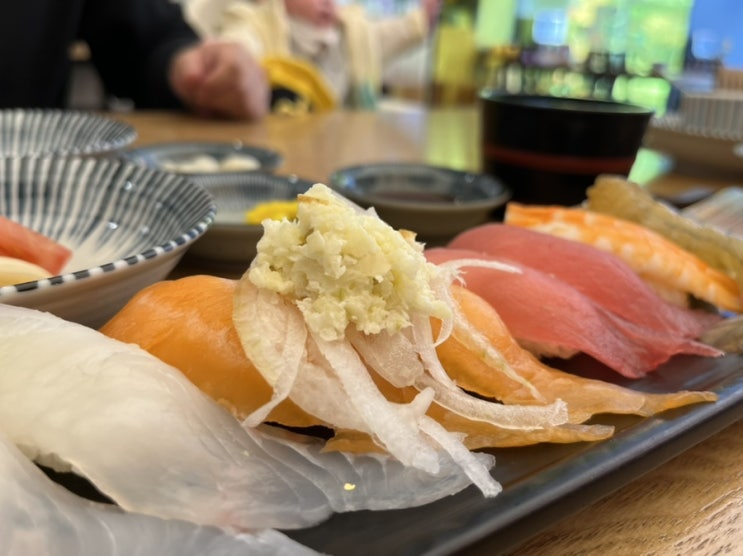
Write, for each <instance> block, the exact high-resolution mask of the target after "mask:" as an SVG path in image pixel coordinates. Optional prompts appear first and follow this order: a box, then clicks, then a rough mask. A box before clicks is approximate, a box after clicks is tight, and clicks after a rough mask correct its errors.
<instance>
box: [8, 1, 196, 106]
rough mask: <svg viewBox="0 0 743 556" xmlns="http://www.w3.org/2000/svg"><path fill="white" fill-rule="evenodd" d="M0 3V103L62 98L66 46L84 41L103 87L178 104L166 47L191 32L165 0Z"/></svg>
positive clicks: (146, 102) (142, 102)
mask: <svg viewBox="0 0 743 556" xmlns="http://www.w3.org/2000/svg"><path fill="white" fill-rule="evenodd" d="M2 4H3V6H2V10H0V107H6V108H7V107H60V106H63V105H64V102H65V98H66V94H67V86H68V80H69V76H70V70H71V62H70V59H69V54H68V51H69V48H70V45H72V44H73V43H74V42H75V41H76V40H83V41H85V42H87V44H88V46H89V47H90V51H91V56H92V61H93V64H94V65H95V67H96V69H97V70H98V72H99V74H100V76H101V78H102V80H103V83H104V86H105V89H106V92H107V93H108V94H112V95H115V96H117V97H121V98H128V99H131V100H133V101H134V103H135V105H136V106H137V107H139V108H156V107H174V106H178V101H177V100H176V98H175V96H174V95H173V92H172V91H171V90H170V87H169V86H168V82H167V67H168V63H169V61H170V58H171V56H172V55H173V53H174V52H175V51H176V50H178V49H180V48H182V47H184V46H187V45H189V44H192V43H194V42H195V41H196V40H197V37H196V34H195V32H194V31H193V30H192V29H191V28H190V27H189V26H188V24H187V23H186V22H185V21H184V19H183V16H182V14H181V9H180V6H179V5H178V4H174V3H172V2H171V1H170V0H12V1H6V2H3V3H2Z"/></svg>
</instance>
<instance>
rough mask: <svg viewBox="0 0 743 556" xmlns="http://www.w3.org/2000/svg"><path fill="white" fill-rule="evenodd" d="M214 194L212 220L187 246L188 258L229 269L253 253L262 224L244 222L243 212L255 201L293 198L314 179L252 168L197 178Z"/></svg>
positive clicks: (240, 267)
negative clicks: (214, 214) (209, 225)
mask: <svg viewBox="0 0 743 556" xmlns="http://www.w3.org/2000/svg"><path fill="white" fill-rule="evenodd" d="M200 183H201V184H202V185H203V186H204V187H205V188H206V189H207V191H209V193H210V194H211V195H212V197H213V198H214V202H215V203H216V205H217V216H216V219H215V222H214V224H213V225H212V226H211V227H210V228H209V230H208V231H207V232H206V233H205V234H204V235H203V237H201V238H199V240H198V241H196V242H195V243H194V244H193V246H192V247H191V248H190V249H189V251H188V255H187V258H188V260H189V262H193V263H196V264H199V265H206V266H214V267H220V268H225V269H229V270H238V271H239V270H245V269H247V268H248V265H249V264H250V261H252V260H253V257H255V253H256V244H257V243H258V240H259V239H260V238H261V236H262V235H263V226H260V225H251V224H246V221H245V214H246V212H247V211H248V210H250V209H252V208H253V207H254V206H256V205H257V204H258V203H263V202H267V201H285V200H292V199H295V198H296V196H297V195H298V194H299V193H303V192H305V191H307V189H309V188H310V187H311V186H312V184H313V182H311V181H308V180H304V179H301V178H298V177H297V176H293V175H292V176H280V175H276V174H263V173H260V172H254V173H251V174H243V175H222V176H216V175H215V176H212V177H210V178H208V179H205V180H202V181H201V182H200Z"/></svg>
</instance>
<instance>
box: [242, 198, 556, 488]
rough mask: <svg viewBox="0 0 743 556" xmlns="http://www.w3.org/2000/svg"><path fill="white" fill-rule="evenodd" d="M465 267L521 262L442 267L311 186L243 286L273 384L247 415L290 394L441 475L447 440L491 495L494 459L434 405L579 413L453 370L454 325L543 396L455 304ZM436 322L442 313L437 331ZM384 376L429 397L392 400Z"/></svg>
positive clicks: (504, 412)
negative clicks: (528, 400)
mask: <svg viewBox="0 0 743 556" xmlns="http://www.w3.org/2000/svg"><path fill="white" fill-rule="evenodd" d="M463 266H487V267H488V268H495V269H498V270H501V271H504V272H520V270H519V269H518V268H515V267H512V266H510V265H507V264H503V263H497V262H487V261H478V260H470V259H463V260H459V261H450V262H449V263H445V264H443V265H434V264H432V263H430V262H428V261H427V260H426V258H425V256H424V253H423V245H422V244H420V243H417V242H415V240H414V236H412V235H411V234H407V233H403V232H398V231H396V230H393V229H392V228H391V227H389V226H388V225H387V224H386V223H384V222H383V221H381V220H380V219H379V218H378V217H377V215H376V213H374V212H373V211H365V210H362V209H360V208H359V207H356V206H355V205H353V204H352V203H350V202H349V201H348V200H346V199H343V198H341V197H339V196H338V195H337V194H335V193H334V192H332V191H331V190H330V189H328V188H327V187H326V186H324V185H322V184H316V185H315V186H313V187H312V188H310V189H309V190H308V191H307V192H306V193H305V194H303V195H300V196H299V203H298V210H297V219H296V220H294V221H286V220H284V221H267V222H265V223H264V234H263V237H262V239H261V240H260V242H259V244H258V254H257V256H256V258H255V259H254V260H253V263H252V264H251V267H250V269H249V270H248V272H247V273H246V274H245V276H243V278H242V280H241V284H240V285H239V286H238V288H237V291H236V294H235V295H236V300H235V301H236V303H235V318H234V322H235V327H236V329H237V331H238V335H239V336H240V339H241V342H242V344H243V347H244V349H245V352H246V355H247V356H248V358H249V359H250V360H251V361H252V362H253V364H254V365H255V366H256V368H257V369H258V371H259V372H260V373H261V374H262V375H263V376H264V377H265V378H266V380H267V381H268V382H269V384H270V385H271V386H273V388H274V395H273V397H272V399H271V401H270V402H269V403H268V404H267V405H266V406H264V407H262V408H260V409H259V410H258V411H256V412H255V413H254V414H252V415H251V416H250V417H249V420H248V421H247V423H248V424H256V423H257V422H258V421H259V419H261V418H265V416H266V415H268V413H269V412H270V410H271V409H273V408H274V407H275V406H276V404H277V403H279V402H280V401H281V400H283V399H286V398H287V397H288V398H290V399H291V400H292V401H293V402H294V403H296V404H297V405H298V406H299V407H301V408H302V409H304V410H305V411H307V412H308V413H310V414H312V415H314V416H315V417H317V418H318V419H321V420H323V421H324V422H326V423H327V424H328V425H329V426H331V427H335V428H337V429H348V430H355V431H358V432H361V433H365V434H368V435H369V436H370V438H371V439H372V440H373V441H374V442H375V443H376V444H377V445H379V446H380V447H382V448H384V449H385V450H387V451H388V452H389V453H390V454H391V455H393V456H394V457H395V458H397V459H398V460H399V461H401V462H402V463H403V464H405V465H410V466H413V467H416V468H419V469H422V470H425V471H427V472H430V473H436V472H437V469H438V465H439V462H440V461H441V460H440V452H441V450H444V451H445V452H447V453H448V454H449V456H450V457H451V458H452V460H453V461H455V462H457V463H458V464H459V465H460V466H461V467H462V470H463V471H464V472H465V473H466V475H467V476H468V477H469V478H470V479H471V480H472V481H473V483H475V484H476V485H477V486H478V487H479V488H480V489H481V490H482V492H483V493H484V494H485V495H487V496H494V495H495V494H497V493H498V492H500V485H499V484H498V483H497V482H496V481H495V480H494V479H493V477H492V476H491V475H490V471H489V465H488V464H486V463H485V462H483V460H482V458H479V457H477V456H476V455H475V454H473V453H472V452H470V451H469V450H468V449H467V448H466V446H465V444H464V442H463V437H462V435H460V434H459V433H452V432H449V431H447V430H446V428H445V427H444V426H442V425H441V424H439V423H437V422H436V421H434V420H433V419H432V418H431V417H429V416H428V415H427V411H428V409H429V406H430V404H431V403H433V402H434V401H435V402H436V403H437V404H438V405H440V406H442V407H444V408H446V409H448V410H449V411H452V412H454V413H457V414H459V415H461V416H463V417H466V418H468V419H470V420H473V421H483V422H487V423H490V424H491V425H493V426H496V427H501V428H504V429H510V430H533V429H537V428H542V427H553V426H558V425H561V424H563V423H566V422H567V418H568V417H567V410H566V407H565V404H564V403H562V402H561V401H558V402H555V403H552V404H549V405H542V406H535V405H524V406H521V405H504V404H501V403H497V402H492V401H489V400H483V399H479V398H477V397H475V396H472V395H470V394H469V393H467V392H465V391H464V390H462V389H461V388H459V387H458V386H457V385H456V383H455V382H454V380H452V379H451V377H450V376H449V375H448V374H447V372H446V369H444V367H443V366H442V364H441V361H440V360H439V358H438V355H437V353H436V347H437V346H438V345H440V344H441V343H442V342H444V341H446V339H447V338H449V337H451V336H452V335H454V336H455V337H457V339H458V340H460V341H462V342H463V343H464V345H465V346H466V347H467V348H468V349H476V350H477V351H478V353H479V354H484V355H483V356H484V357H485V358H486V361H487V362H488V363H489V364H491V365H492V366H493V367H494V368H496V369H498V370H499V371H501V372H503V373H504V374H505V375H506V376H508V377H509V378H511V379H512V380H516V381H518V382H519V383H521V384H523V385H524V386H526V387H528V388H530V390H532V392H533V393H534V395H535V396H536V397H539V393H538V392H537V391H536V389H535V388H534V387H533V385H531V384H530V383H528V381H526V380H525V379H523V378H521V377H519V375H517V374H516V373H515V372H514V371H513V369H511V367H510V366H509V365H508V363H507V362H506V360H505V358H504V357H503V356H502V355H501V354H500V352H499V351H498V350H497V349H496V348H495V346H493V345H492V344H491V343H490V342H489V341H488V339H487V338H486V337H485V336H483V335H482V334H480V333H479V332H478V331H477V330H476V329H475V328H474V326H473V325H471V324H470V323H469V322H468V321H467V320H466V318H465V317H464V315H463V314H462V312H461V310H460V308H459V307H458V305H457V303H456V302H455V300H454V297H453V295H452V292H451V283H452V282H453V281H454V280H456V279H459V269H460V268H461V267H463ZM431 319H437V320H438V321H439V322H440V328H439V332H438V334H437V335H436V337H434V334H433V327H432V324H431ZM288 341H291V342H293V343H294V345H292V346H288V347H287V346H286V343H287V342H288ZM374 375H378V377H375V376H374ZM375 378H377V379H380V378H381V379H383V380H385V381H387V382H388V383H389V384H390V385H391V387H395V388H412V389H413V390H412V391H416V390H417V391H418V394H417V395H416V396H415V398H414V399H413V400H412V401H411V402H410V403H393V402H392V401H390V400H388V399H387V398H386V397H385V395H384V394H383V393H382V392H381V391H380V390H379V388H378V387H377V384H376V383H375ZM406 396H407V398H408V399H409V398H410V393H406Z"/></svg>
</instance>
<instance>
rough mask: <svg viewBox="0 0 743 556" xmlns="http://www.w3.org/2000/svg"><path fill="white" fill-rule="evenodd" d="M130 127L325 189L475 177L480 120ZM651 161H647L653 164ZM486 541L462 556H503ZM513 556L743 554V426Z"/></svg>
mask: <svg viewBox="0 0 743 556" xmlns="http://www.w3.org/2000/svg"><path fill="white" fill-rule="evenodd" d="M111 116H113V117H115V118H119V119H121V120H124V121H127V122H129V123H130V124H132V125H133V126H134V127H135V128H136V129H137V131H138V133H139V138H138V140H137V143H136V145H137V146H143V145H147V144H152V143H157V142H163V141H183V140H214V141H243V142H244V143H246V144H251V145H255V146H263V147H268V148H272V149H275V150H278V151H279V152H281V154H282V155H283V156H284V163H283V165H282V166H281V167H279V168H278V170H277V173H280V174H289V173H293V174H297V175H299V176H300V177H304V178H308V179H311V180H316V181H324V180H326V179H327V176H328V175H329V174H330V173H331V172H332V171H334V170H335V169H338V168H340V167H343V166H347V165H354V164H359V163H363V162H373V161H425V162H429V163H434V164H441V165H448V166H453V167H456V168H459V169H468V170H478V169H479V166H480V164H479V146H478V133H479V127H478V120H477V111H476V110H475V109H472V108H454V109H437V110H433V111H427V110H421V109H410V110H395V111H390V112H379V113H373V112H343V111H339V112H331V113H326V114H315V115H307V116H300V117H278V116H270V117H269V118H267V119H266V120H264V121H262V122H257V123H251V124H245V123H235V122H224V121H214V120H204V119H200V118H196V117H192V116H188V115H184V114H179V113H164V112H133V113H121V114H120V113H116V114H111ZM649 159H650V160H651V164H652V160H653V157H649ZM657 165H658V169H657V171H653V168H650V169H649V170H648V171H644V172H643V175H644V176H646V177H647V185H648V186H649V187H657V188H658V190H659V191H661V192H663V193H668V194H678V193H683V191H684V190H686V189H688V188H690V187H699V186H704V187H714V188H718V187H723V186H725V185H732V184H734V183H735V180H732V181H731V180H713V179H710V180H705V179H704V178H699V177H695V178H689V177H688V176H683V175H676V174H674V173H673V171H672V168H671V170H670V171H669V169H668V166H667V165H665V164H663V162H662V160H661V159H660V158H658V159H657ZM501 552H502V547H499V546H498V539H497V537H496V538H490V539H487V540H486V541H485V542H482V543H479V544H478V545H476V546H473V547H472V548H471V549H468V550H466V551H465V552H464V553H465V554H499V553H501ZM511 553H512V554H524V555H530V556H538V555H550V556H553V555H602V556H614V555H616V556H619V555H640V554H646V555H676V554H678V555H682V554H684V555H685V554H743V422H738V423H736V424H734V425H732V426H729V427H728V428H727V429H725V430H723V431H722V432H719V433H717V434H715V435H713V436H712V437H709V438H708V439H706V440H704V441H702V442H701V443H699V444H697V445H696V446H694V447H692V448H690V449H689V450H687V451H686V452H684V453H683V454H681V455H679V456H677V457H675V458H674V459H672V460H670V461H668V462H666V463H663V464H661V465H660V466H659V467H657V468H655V469H654V470H652V471H650V472H649V473H647V474H646V475H644V476H642V477H640V478H639V479H637V480H635V481H633V482H632V483H630V484H628V485H626V486H624V487H622V488H621V489H619V490H618V491H615V492H614V493H613V494H610V495H609V496H607V497H605V498H603V499H602V500H600V501H599V502H597V503H594V504H593V505H590V506H588V507H586V508H585V509H583V510H581V511H580V512H579V513H577V514H574V515H571V516H566V517H565V518H564V519H562V520H561V521H558V522H555V523H553V524H552V525H551V526H550V527H549V528H548V529H546V530H543V531H534V536H533V537H532V538H531V539H530V540H528V541H527V542H526V543H525V544H523V545H522V546H520V547H519V548H518V549H516V550H512V551H511Z"/></svg>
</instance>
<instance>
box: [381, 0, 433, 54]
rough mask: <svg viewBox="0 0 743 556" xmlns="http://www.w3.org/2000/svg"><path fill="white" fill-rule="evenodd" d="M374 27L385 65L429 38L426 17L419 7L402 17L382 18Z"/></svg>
mask: <svg viewBox="0 0 743 556" xmlns="http://www.w3.org/2000/svg"><path fill="white" fill-rule="evenodd" d="M372 26H373V31H374V33H375V35H376V36H377V41H378V42H377V43H378V44H379V46H380V49H381V56H382V64H383V65H384V64H387V63H388V62H389V61H390V60H392V59H393V58H395V57H397V56H399V55H400V54H402V53H403V52H405V51H406V50H409V49H411V48H413V47H414V46H418V45H419V44H422V43H423V42H424V41H425V40H426V37H427V36H428V21H427V19H426V15H425V13H424V11H423V10H422V9H421V8H417V7H416V8H413V9H411V10H410V11H409V12H407V13H406V14H404V15H401V16H397V17H387V18H380V19H379V20H376V21H373V22H372Z"/></svg>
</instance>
